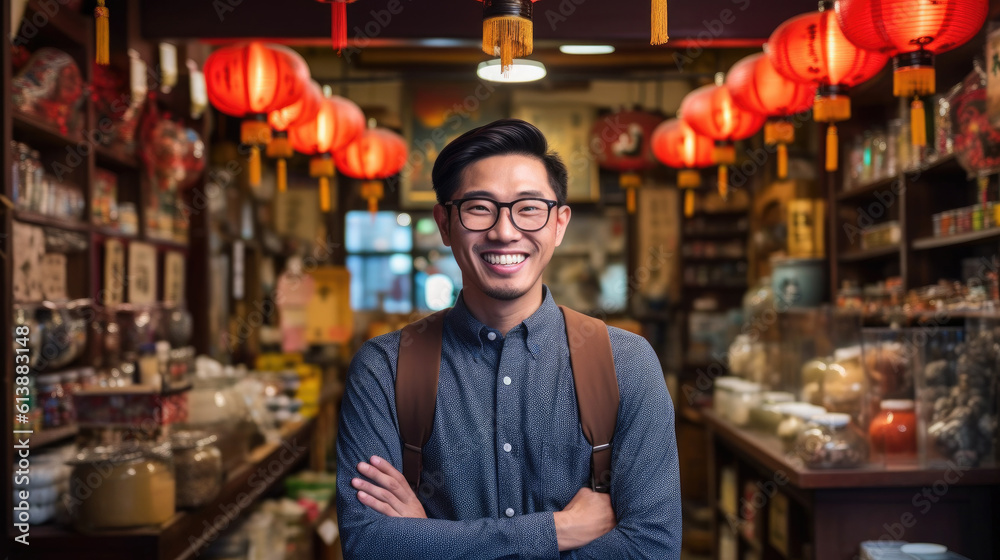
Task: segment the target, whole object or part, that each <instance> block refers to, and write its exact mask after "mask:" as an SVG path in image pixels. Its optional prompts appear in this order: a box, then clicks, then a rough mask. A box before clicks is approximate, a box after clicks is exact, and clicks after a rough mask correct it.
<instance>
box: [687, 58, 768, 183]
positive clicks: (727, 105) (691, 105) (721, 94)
mask: <svg viewBox="0 0 1000 560" xmlns="http://www.w3.org/2000/svg"><path fill="white" fill-rule="evenodd" d="M715 81H716V85H707V86H702V87H700V88H698V89H696V90H694V91H692V92H691V93H688V94H687V95H686V96H685V97H684V99H682V100H681V107H680V110H679V111H678V113H679V114H680V116H681V118H682V119H684V121H685V122H687V123H688V124H689V125H691V128H693V129H694V131H695V132H697V133H698V134H701V135H702V136H707V137H709V138H711V139H712V140H715V156H714V157H715V163H716V164H718V166H719V195H720V196H721V197H722V198H723V199H725V198H727V197H728V195H729V166H730V165H733V164H734V163H736V145H735V143H736V141H737V140H743V139H745V138H749V137H751V136H753V135H754V134H756V133H757V131H758V130H760V127H761V126H763V124H764V116H763V115H761V114H760V113H755V112H753V111H747V110H746V109H743V108H742V107H740V106H739V105H737V104H736V103H735V102H733V96H732V95H731V94H730V93H729V89H728V88H727V87H725V86H724V85H722V75H721V74H719V75H717V76H716V80H715Z"/></svg>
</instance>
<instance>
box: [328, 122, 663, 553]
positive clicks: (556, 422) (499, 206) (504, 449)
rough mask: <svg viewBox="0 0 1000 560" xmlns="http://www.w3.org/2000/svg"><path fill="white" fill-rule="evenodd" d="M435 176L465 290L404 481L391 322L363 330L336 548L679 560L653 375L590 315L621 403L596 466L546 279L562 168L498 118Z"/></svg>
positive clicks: (343, 453) (350, 394)
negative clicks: (606, 475)
mask: <svg viewBox="0 0 1000 560" xmlns="http://www.w3.org/2000/svg"><path fill="white" fill-rule="evenodd" d="M433 182H434V190H435V192H436V194H437V199H438V202H439V204H438V205H437V206H435V207H434V218H435V220H436V221H437V224H438V228H439V229H440V232H441V237H442V239H443V240H444V243H445V244H446V245H448V246H450V247H451V248H452V250H453V251H454V254H455V259H456V260H457V261H458V265H459V267H460V268H461V270H462V281H463V285H464V287H463V290H462V293H461V294H460V296H459V298H458V301H457V303H456V304H455V307H453V308H452V309H450V310H448V311H447V312H445V313H444V314H442V315H441V317H442V320H441V321H440V324H441V327H440V329H441V341H440V356H441V357H440V364H439V370H438V375H439V378H438V386H437V388H436V389H437V390H436V395H437V396H436V399H433V400H434V408H433V412H432V414H433V425H432V426H433V427H432V429H431V430H430V434H429V437H428V439H427V441H426V443H425V444H424V445H423V446H422V449H421V448H420V447H419V446H418V447H417V448H416V449H414V448H413V447H414V446H413V445H412V444H410V442H407V445H408V447H407V448H406V449H408V451H409V452H411V453H412V452H414V451H416V452H417V453H419V454H420V456H421V463H418V464H420V465H421V466H420V467H419V468H417V469H416V470H417V471H418V472H417V474H419V476H420V481H421V482H420V484H419V485H418V486H417V487H416V488H417V492H415V491H414V489H413V488H412V487H411V486H410V484H408V482H407V479H406V478H404V474H403V473H402V472H401V471H402V470H404V469H403V465H404V453H405V452H404V444H403V439H401V435H400V434H401V430H400V421H401V420H400V415H399V414H398V411H397V402H398V396H397V395H396V387H397V379H396V377H397V372H398V371H399V367H400V364H399V361H400V358H399V356H400V351H401V345H405V344H406V342H407V341H406V340H405V337H404V336H403V335H402V334H401V331H396V332H393V333H390V334H387V335H384V336H380V337H377V338H374V339H372V340H370V341H368V342H366V343H365V344H364V345H363V346H362V348H361V349H360V350H359V351H358V353H357V355H356V356H355V357H354V360H353V361H352V363H351V366H350V370H349V373H348V378H347V390H346V393H345V395H344V400H343V405H342V412H341V423H340V428H339V434H338V438H337V453H338V477H337V509H338V515H339V520H340V532H341V542H342V543H343V548H344V553H345V556H346V557H348V558H364V559H369V558H393V559H401V558H414V559H435V560H437V559H450V558H456V559H457V558H484V559H485V558H560V557H562V558H608V559H610V558H614V559H617V558H656V559H658V560H660V559H667V560H669V559H676V558H679V556H680V543H681V536H680V535H681V500H680V487H679V478H678V463H677V447H676V441H675V437H674V412H673V408H672V405H671V402H670V397H669V395H668V394H667V389H666V385H665V383H664V379H663V373H662V370H661V369H660V366H659V362H658V360H657V358H656V354H655V353H654V352H653V349H652V348H651V347H650V345H649V343H648V342H646V340H645V339H643V338H641V337H639V336H636V335H633V334H630V333H627V332H625V331H622V330H620V329H616V328H610V327H605V326H603V325H601V326H600V328H601V330H602V332H603V329H605V328H606V329H607V331H608V333H607V334H608V338H610V347H611V353H612V354H613V356H612V357H609V358H608V359H609V363H610V361H611V360H612V359H613V365H614V372H612V373H613V375H616V378H617V385H618V393H619V395H620V402H619V404H618V408H617V414H615V413H614V411H613V410H612V411H611V414H612V416H613V417H614V418H615V420H616V421H615V422H614V426H615V427H614V430H613V436H612V438H611V441H610V443H611V451H610V453H611V457H610V473H611V475H610V481H609V482H608V483H607V484H606V485H605V484H599V483H596V482H595V480H596V479H595V478H593V477H592V462H591V461H592V456H593V458H594V460H595V461H596V456H597V447H593V446H591V444H590V443H588V436H587V435H585V433H584V430H585V427H582V426H581V405H580V404H579V403H578V400H577V392H576V390H577V388H576V386H575V384H574V371H573V368H572V367H571V358H572V356H571V352H570V340H568V337H567V328H566V325H567V321H568V319H566V318H564V314H563V313H562V312H561V311H560V308H559V307H558V306H557V305H556V303H555V301H553V298H552V296H551V294H550V293H549V290H548V288H546V286H545V285H544V284H543V283H542V272H543V271H544V270H545V267H546V265H548V263H549V260H550V259H551V258H552V253H553V251H554V250H555V248H556V247H557V246H559V244H560V243H561V242H562V239H563V235H564V234H565V232H566V228H567V227H568V226H569V223H570V214H571V212H570V208H569V206H567V205H566V186H567V172H566V167H565V165H564V164H563V163H562V161H561V160H560V158H559V156H558V155H556V154H555V153H552V152H549V151H548V146H547V143H546V140H545V137H544V136H543V135H542V134H541V132H539V130H538V129H537V128H535V127H534V126H532V125H530V124H528V123H526V122H524V121H519V120H513V119H506V120H501V121H496V122H494V123H491V124H489V125H486V126H483V127H480V128H477V129H475V130H471V131H469V132H467V133H465V134H463V135H462V136H461V137H459V138H457V139H456V140H454V141H453V142H452V143H451V144H449V145H448V146H447V147H445V148H444V150H442V151H441V154H440V155H439V156H438V158H437V161H436V162H435V164H434V170H433ZM595 241H596V242H600V240H595ZM565 317H569V315H566V316H565ZM574 348H576V346H575V347H574ZM434 350H436V348H435V349H434ZM576 351H577V350H576V349H574V352H576ZM432 365H436V364H432ZM612 383H613V381H612ZM431 389H432V392H431V394H434V393H433V387H432V388H431ZM406 421H407V420H406V419H404V420H403V422H404V428H405V427H406V426H405V422H406ZM584 424H586V422H584ZM595 445H596V444H595ZM600 447H604V446H600ZM595 489H596V490H598V491H595ZM417 493H419V497H418V495H417Z"/></svg>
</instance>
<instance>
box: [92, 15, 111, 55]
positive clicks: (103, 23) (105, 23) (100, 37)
mask: <svg viewBox="0 0 1000 560" xmlns="http://www.w3.org/2000/svg"><path fill="white" fill-rule="evenodd" d="M110 16H111V10H108V8H107V6H105V5H104V0H97V7H96V8H94V19H95V21H96V23H97V30H96V31H95V33H96V35H97V45H96V47H95V52H94V62H96V63H97V64H99V65H101V66H107V65H109V64H111V39H110V33H109V29H108V28H109V24H110Z"/></svg>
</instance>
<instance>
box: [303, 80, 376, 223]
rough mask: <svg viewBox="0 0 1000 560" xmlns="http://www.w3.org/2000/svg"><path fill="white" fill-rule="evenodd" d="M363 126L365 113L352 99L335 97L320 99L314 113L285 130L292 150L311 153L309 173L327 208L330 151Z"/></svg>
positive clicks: (340, 145) (330, 166)
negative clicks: (306, 120) (312, 115)
mask: <svg viewBox="0 0 1000 560" xmlns="http://www.w3.org/2000/svg"><path fill="white" fill-rule="evenodd" d="M364 128H365V116H364V114H363V113H362V112H361V109H360V108H359V107H358V106H357V105H355V104H354V102H353V101H351V100H349V99H345V98H343V97H339V96H336V95H334V96H331V97H327V98H324V99H323V101H322V102H321V103H320V107H319V111H317V113H316V116H315V117H314V118H313V119H312V120H310V121H308V122H305V123H301V124H294V125H292V126H291V127H289V129H288V140H289V141H290V142H291V143H292V148H294V149H295V151H297V152H299V153H302V154H305V155H307V156H313V157H312V159H311V160H310V161H309V176H310V177H315V178H318V179H319V204H320V209H321V210H322V211H323V212H329V211H330V177H333V174H334V167H333V156H332V154H333V152H335V151H337V150H340V149H341V148H343V147H344V146H346V145H347V144H349V143H350V142H352V141H353V140H354V139H355V138H357V137H358V135H359V134H361V132H362V131H363V130H364Z"/></svg>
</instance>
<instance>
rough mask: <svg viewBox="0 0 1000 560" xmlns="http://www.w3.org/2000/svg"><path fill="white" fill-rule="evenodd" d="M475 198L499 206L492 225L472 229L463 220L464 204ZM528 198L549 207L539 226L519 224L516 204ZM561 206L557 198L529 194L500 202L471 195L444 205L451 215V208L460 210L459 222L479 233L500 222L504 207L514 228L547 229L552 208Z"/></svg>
mask: <svg viewBox="0 0 1000 560" xmlns="http://www.w3.org/2000/svg"><path fill="white" fill-rule="evenodd" d="M473 200H488V201H490V202H492V203H493V204H495V205H496V207H497V215H496V217H495V218H494V219H493V223H492V224H490V227H488V228H485V229H472V228H470V227H469V226H467V225H465V222H464V221H463V220H462V205H463V204H465V203H466V202H470V201H473ZM526 200H531V201H535V202H540V203H543V204H545V205H546V206H547V207H548V210H547V211H546V213H545V223H543V224H542V225H541V226H539V227H538V228H536V229H524V228H522V227H520V226H518V225H517V221H516V220H515V218H514V205H515V204H518V203H519V202H524V201H526ZM560 206H563V205H562V204H559V202H558V201H556V200H549V199H547V198H535V197H533V196H529V197H527V198H519V199H517V200H512V201H510V202H500V201H497V200H493V199H492V198H486V197H483V196H475V197H471V198H456V199H455V200H449V201H448V202H445V203H444V207H445V208H447V209H448V215H449V216H450V215H451V208H452V207H455V208H456V209H457V210H458V223H460V224H462V227H464V228H465V229H467V230H469V231H473V232H477V233H481V232H484V231H489V230H491V229H493V228H495V227H496V225H497V224H498V223H499V222H500V214H503V209H504V208H506V209H507V213H508V214H510V223H511V225H513V226H514V229H516V230H517V231H520V232H524V233H535V232H537V231H541V230H543V229H545V226H547V225H549V218H551V217H552V209H553V208H558V207H560Z"/></svg>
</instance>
